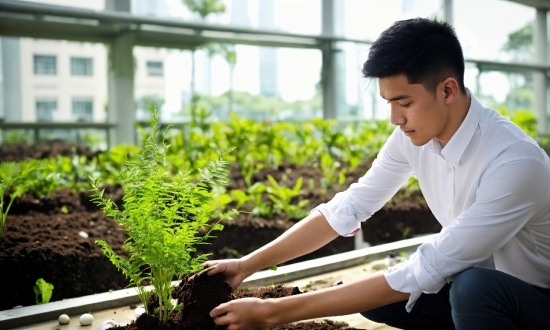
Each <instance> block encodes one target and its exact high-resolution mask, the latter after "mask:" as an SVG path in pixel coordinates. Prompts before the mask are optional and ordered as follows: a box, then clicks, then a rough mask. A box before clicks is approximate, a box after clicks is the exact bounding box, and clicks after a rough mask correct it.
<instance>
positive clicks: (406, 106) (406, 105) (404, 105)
mask: <svg viewBox="0 0 550 330" xmlns="http://www.w3.org/2000/svg"><path fill="white" fill-rule="evenodd" d="M399 105H400V106H402V107H403V108H408V107H409V105H411V104H410V103H407V104H399Z"/></svg>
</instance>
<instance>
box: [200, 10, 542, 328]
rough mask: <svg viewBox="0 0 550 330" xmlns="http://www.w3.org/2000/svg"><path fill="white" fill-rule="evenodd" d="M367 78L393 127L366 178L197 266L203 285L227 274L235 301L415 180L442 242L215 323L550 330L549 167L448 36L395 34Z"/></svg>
mask: <svg viewBox="0 0 550 330" xmlns="http://www.w3.org/2000/svg"><path fill="white" fill-rule="evenodd" d="M363 73H364V75H365V77H376V78H379V84H380V94H381V96H382V97H383V98H384V99H385V100H387V101H388V103H389V104H390V107H391V122H392V124H394V125H396V126H397V127H396V129H395V131H394V132H393V134H392V135H391V137H390V138H389V139H388V141H387V142H386V145H385V146H384V147H383V148H382V150H381V151H380V153H379V155H378V157H377V159H376V161H375V162H374V164H373V166H372V168H371V169H370V170H369V171H368V172H367V173H366V175H365V176H364V177H363V178H361V179H360V180H359V181H358V182H357V183H355V184H353V185H351V186H350V187H349V189H348V190H347V191H345V192H342V193H339V194H337V195H336V196H335V197H334V199H332V200H331V201H330V202H328V203H326V204H322V205H320V206H318V207H317V208H316V209H314V210H313V211H312V213H311V214H310V215H309V216H308V217H306V218H305V219H304V220H302V221H300V222H299V223H298V224H296V225H295V226H293V227H292V228H291V229H290V230H288V231H287V232H285V233H284V234H283V235H282V236H281V237H279V238H278V239H276V240H275V241H273V242H271V243H270V244H268V245H266V246H264V247H263V248H261V249H259V250H257V251H255V252H253V253H251V254H250V255H248V256H245V257H243V258H241V259H238V260H218V261H210V262H207V263H206V266H208V267H210V269H209V270H208V273H209V274H211V275H212V274H215V273H220V272H223V273H224V274H225V276H226V278H227V279H228V281H229V283H230V285H231V286H232V287H233V288H236V287H237V286H238V285H239V284H240V283H241V282H242V281H243V280H244V279H245V278H246V277H248V276H250V275H251V274H253V273H254V272H256V271H258V270H260V269H263V268H266V267H269V266H270V265H273V264H278V263H281V262H284V261H287V260H290V259H292V258H295V257H298V256H300V255H303V254H306V253H309V252H311V251H314V250H316V249H318V248H319V247H321V246H323V245H325V244H327V243H328V242H330V241H331V240H333V239H334V238H336V237H337V236H338V235H343V236H346V235H349V234H352V233H354V232H355V230H356V229H357V228H359V226H360V222H361V221H365V220H367V219H368V218H369V217H370V216H371V215H372V214H373V213H374V212H376V211H377V210H379V209H380V208H381V207H382V206H383V205H384V203H385V202H386V201H387V200H388V199H389V198H390V197H391V196H392V195H393V194H395V192H396V191H397V190H398V189H399V188H400V187H401V186H402V185H403V183H404V182H406V180H407V179H408V178H409V177H410V176H411V175H414V176H416V178H417V179H418V181H419V183H420V187H421V189H422V192H423V194H424V197H425V198H426V201H427V203H428V205H429V207H430V209H431V210H432V212H433V214H434V215H435V217H436V218H437V219H438V221H439V222H440V223H441V224H442V226H443V229H442V230H441V232H440V233H439V235H437V237H435V238H434V239H433V240H432V241H430V242H427V243H424V244H422V245H421V246H420V247H419V248H418V250H417V252H416V253H415V254H413V255H412V256H411V257H410V259H409V260H408V261H406V262H404V263H402V264H398V265H396V266H394V267H391V268H389V269H388V270H386V271H385V272H380V273H376V274H374V275H371V276H367V277H365V278H362V279H358V280H357V281H355V282H350V283H346V284H343V285H339V286H336V287H332V288H329V289H325V290H319V291H315V292H310V293H306V294H302V295H297V296H293V297H287V298H282V299H272V300H269V299H268V300H260V299H253V298H247V299H239V300H236V301H231V302H228V303H225V304H222V305H220V306H218V307H216V308H215V309H213V310H212V311H211V316H212V317H213V318H214V321H215V322H216V324H219V325H228V329H229V330H235V329H246V330H251V329H268V328H270V327H272V326H275V325H279V324H283V323H288V322H293V321H298V320H304V319H310V318H317V317H326V316H332V315H345V314H350V313H357V312H362V314H363V315H364V316H365V317H367V318H369V319H371V320H373V321H376V322H382V323H386V324H389V325H391V326H394V327H397V328H404V329H460V330H463V329H468V330H472V329H501V330H502V329H548V328H550V290H549V288H550V159H549V158H548V156H547V155H546V154H545V153H544V151H542V150H541V148H540V147H539V146H538V145H537V144H536V143H535V142H534V141H533V140H532V139H530V138H529V137H528V136H527V135H525V133H524V132H522V131H521V129H519V128H518V127H517V126H515V125H514V124H512V123H511V122H510V121H508V120H506V119H505V118H503V117H502V116H500V115H499V114H498V113H497V112H496V111H494V110H491V109H488V108H486V107H483V106H482V105H481V104H480V103H479V102H478V101H477V100H476V99H475V97H474V96H473V95H472V94H471V93H470V92H469V91H468V90H467V89H466V88H465V87H464V83H463V77H464V59H463V55H462V49H461V46H460V43H459V41H458V39H457V37H456V35H455V33H454V31H453V29H452V28H451V27H450V26H449V25H448V24H446V23H440V22H437V21H432V20H428V19H412V20H406V21H399V22H396V23H395V24H394V25H393V26H391V27H390V28H389V29H388V30H386V31H384V32H383V33H382V35H381V36H380V37H379V38H378V40H377V41H376V42H375V43H374V44H373V45H372V48H371V50H370V53H369V57H368V60H367V61H366V62H365V64H364V67H363ZM484 262H486V263H485V264H484ZM491 262H492V264H493V267H492V268H487V267H481V265H486V264H490V263H491Z"/></svg>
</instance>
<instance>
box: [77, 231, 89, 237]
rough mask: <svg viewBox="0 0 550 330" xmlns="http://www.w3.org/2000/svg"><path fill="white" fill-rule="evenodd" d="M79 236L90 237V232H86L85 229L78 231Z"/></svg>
mask: <svg viewBox="0 0 550 330" xmlns="http://www.w3.org/2000/svg"><path fill="white" fill-rule="evenodd" d="M78 236H80V237H84V238H88V233H87V232H85V231H81V232H79V233H78Z"/></svg>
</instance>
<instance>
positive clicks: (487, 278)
mask: <svg viewBox="0 0 550 330" xmlns="http://www.w3.org/2000/svg"><path fill="white" fill-rule="evenodd" d="M493 272H494V270H491V269H487V268H480V267H473V268H469V269H467V270H465V271H463V272H462V273H460V274H459V275H458V276H457V277H456V278H455V280H454V281H453V283H452V285H451V290H450V297H449V300H450V303H451V306H452V308H453V309H456V308H468V307H472V308H475V307H474V305H476V303H479V302H481V301H483V299H480V298H481V297H487V295H488V294H489V293H490V292H491V291H493V290H494V289H495V288H494V287H493V285H492V281H491V278H492V276H493V275H494V273H493Z"/></svg>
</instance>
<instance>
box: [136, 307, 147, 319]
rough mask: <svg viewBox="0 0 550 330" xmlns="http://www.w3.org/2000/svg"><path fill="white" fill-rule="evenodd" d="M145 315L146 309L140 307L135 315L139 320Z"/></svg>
mask: <svg viewBox="0 0 550 330" xmlns="http://www.w3.org/2000/svg"><path fill="white" fill-rule="evenodd" d="M143 313H145V308H144V307H138V308H136V309H135V310H134V315H135V316H136V318H138V317H139V316H140V315H141V314H143Z"/></svg>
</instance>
